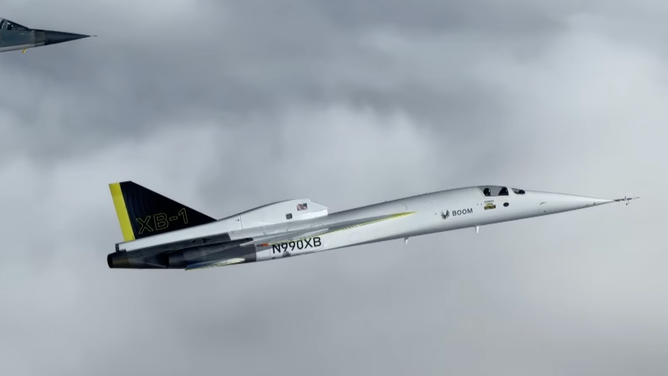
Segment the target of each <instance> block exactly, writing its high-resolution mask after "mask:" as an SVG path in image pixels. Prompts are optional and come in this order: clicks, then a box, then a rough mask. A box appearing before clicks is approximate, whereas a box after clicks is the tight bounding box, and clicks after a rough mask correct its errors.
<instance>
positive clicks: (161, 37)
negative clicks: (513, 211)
mask: <svg viewBox="0 0 668 376" xmlns="http://www.w3.org/2000/svg"><path fill="white" fill-rule="evenodd" d="M500 4H501V3H500V2H497V1H491V0H481V1H463V0H460V1H455V0H443V1H440V2H435V1H429V0H413V1H411V2H408V1H405V0H401V1H399V0H386V1H379V0H367V1H364V0H336V1H333V0H308V1H307V0H282V1H276V0H264V1H263V0H238V1H223V0H200V1H196V0H187V1H186V0H180V1H179V0H162V1H156V0H154V1H151V0H144V1H129V0H125V1H119V0H114V1H112V0H104V1H81V0H62V1H57V2H56V1H47V0H20V1H18V0H4V1H0V9H2V12H3V14H1V15H0V16H2V17H6V18H8V19H11V20H14V21H16V22H18V23H20V24H24V25H26V26H30V27H35V28H43V29H55V30H61V31H69V32H77V33H87V34H98V35H99V37H98V38H95V39H85V40H80V41H75V42H71V43H66V44H61V45H58V46H49V47H44V48H37V49H32V50H29V51H28V52H27V53H26V54H21V53H20V51H19V52H10V53H2V54H0V64H1V66H2V69H0V84H1V87H2V90H0V183H1V185H2V191H1V192H2V193H1V194H0V208H1V210H2V214H3V215H2V216H0V233H1V235H2V240H3V245H2V248H3V249H2V252H1V253H0V323H1V324H0V374H2V375H12V376H20V375H47V374H48V375H50V376H60V375H66V376H72V375H86V376H88V375H100V376H106V375H114V376H115V375H161V376H171V375H184V374H186V373H187V374H189V375H221V374H226V375H240V376H241V375H243V376H245V375H281V376H282V375H309V376H310V375H325V376H329V375H346V376H350V375H371V374H379V375H388V376H391V375H407V374H412V375H413V374H414V375H466V376H468V375H494V376H505V375H509V376H510V375H512V376H524V375H526V376H536V375H540V376H543V375H545V376H552V375H554V376H563V375H569V376H580V375H610V376H616V375H620V376H621V375H624V376H626V375H631V374H632V375H643V376H645V375H652V376H654V375H665V374H666V373H668V321H667V320H668V319H667V317H668V287H667V286H668V273H666V269H667V268H668V249H666V245H665V237H664V236H663V235H664V232H665V231H666V230H665V229H666V227H665V226H666V219H665V218H666V210H667V209H668V204H667V203H666V201H665V200H664V199H663V196H664V195H665V194H666V192H667V191H668V177H667V176H668V175H667V173H668V171H667V170H668V167H667V164H666V159H667V158H666V156H667V153H666V136H668V130H667V129H668V128H667V127H668V125H667V124H668V48H667V47H666V46H667V45H668V44H667V42H668V24H666V22H665V15H666V14H667V13H666V12H667V11H668V3H663V2H659V1H649V0H636V1H629V0H626V1H621V2H610V1H602V0H601V1H569V0H559V1H557V0H549V1H548V0H543V1H522V0H510V1H504V2H503V5H500ZM123 180H134V181H136V182H137V183H139V184H142V185H144V186H147V187H149V188H151V189H154V190H156V191H158V192H160V193H162V194H165V195H167V196H169V197H171V198H173V199H175V200H177V201H180V202H182V203H184V204H186V205H188V206H191V207H193V208H196V209H198V210H200V211H202V212H204V213H207V214H209V215H211V216H214V217H223V216H227V215H231V214H234V213H236V212H239V211H242V210H245V209H248V208H250V207H253V206H258V205H262V204H265V203H267V202H271V201H277V200H281V199H286V198H310V199H312V200H313V201H314V202H318V203H320V204H323V205H326V206H328V207H329V208H330V210H331V211H338V210H343V209H348V208H352V207H355V206H359V205H364V204H369V203H373V202H378V201H383V200H389V199H394V198H400V197H403V196H408V195H412V194H419V193H424V192H429V191H435V190H441V189H448V188H455V187H460V186H468V185H477V184H499V185H509V186H513V187H520V188H524V189H536V190H545V191H555V192H565V193H574V194H583V195H590V196H597V197H605V198H616V197H621V196H624V195H639V196H642V197H643V199H642V200H640V201H637V203H636V202H634V203H632V204H631V205H629V206H628V207H625V206H624V205H609V206H605V207H601V208H595V209H590V210H583V211H579V212H571V213H565V214H559V215H555V216H549V217H543V218H538V219H533V220H527V221H518V222H511V223H505V224H499V225H495V226H489V227H483V228H481V231H480V234H475V231H474V230H472V229H469V230H461V231H455V232H450V233H442V234H437V235H428V236H424V237H422V238H412V239H411V240H410V241H409V243H408V245H406V246H404V245H403V242H402V241H400V240H397V241H392V242H387V243H382V244H374V245H367V246H360V247H354V248H349V249H345V250H339V251H334V252H327V253H324V254H318V255H311V256H307V257H298V258H291V259H288V260H284V261H282V262H267V263H257V264H251V265H241V266H232V267H225V268H216V269H207V270H204V271H201V272H192V273H184V272H182V271H131V270H130V271H127V270H110V269H108V267H107V264H106V255H107V254H108V253H110V252H112V251H113V250H114V243H116V242H120V241H122V235H121V231H120V227H119V225H118V222H117V218H116V214H115V211H114V207H113V204H112V200H111V196H110V194H109V188H108V185H107V184H108V183H112V182H117V181H123Z"/></svg>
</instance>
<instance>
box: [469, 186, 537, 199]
mask: <svg viewBox="0 0 668 376" xmlns="http://www.w3.org/2000/svg"><path fill="white" fill-rule="evenodd" d="M478 189H480V191H482V194H483V195H485V197H498V196H508V188H507V187H502V186H500V185H481V186H479V187H478ZM510 189H512V190H513V193H515V194H516V195H523V194H525V193H526V192H525V191H524V189H520V188H510Z"/></svg>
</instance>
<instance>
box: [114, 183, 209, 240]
mask: <svg viewBox="0 0 668 376" xmlns="http://www.w3.org/2000/svg"><path fill="white" fill-rule="evenodd" d="M109 190H110V191H111V197H112V198H113V200H114V207H115V208H116V215H118V222H119V223H120V225H121V231H122V232H123V239H124V241H126V242H127V241H131V240H135V239H140V238H144V237H147V236H151V235H157V234H162V233H165V232H169V231H174V230H181V229H184V228H188V227H194V226H199V225H203V224H206V223H211V222H215V219H214V218H211V217H209V216H208V215H206V214H202V213H200V212H198V211H197V210H194V209H191V208H189V207H187V206H185V205H183V204H180V203H178V202H176V201H174V200H172V199H169V198H167V197H165V196H163V195H161V194H159V193H156V192H153V191H152V190H150V189H148V188H144V187H142V186H141V185H139V184H137V183H135V182H132V181H125V182H120V183H112V184H109Z"/></svg>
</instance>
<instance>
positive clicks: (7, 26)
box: [0, 18, 30, 31]
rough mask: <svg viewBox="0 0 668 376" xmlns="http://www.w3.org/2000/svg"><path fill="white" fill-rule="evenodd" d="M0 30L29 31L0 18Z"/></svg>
mask: <svg viewBox="0 0 668 376" xmlns="http://www.w3.org/2000/svg"><path fill="white" fill-rule="evenodd" d="M0 30H15V31H28V30H30V29H29V28H27V27H25V26H23V25H19V24H17V23H16V22H12V21H10V20H7V19H1V18H0Z"/></svg>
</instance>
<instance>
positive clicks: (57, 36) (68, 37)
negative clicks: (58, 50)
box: [44, 30, 90, 45]
mask: <svg viewBox="0 0 668 376" xmlns="http://www.w3.org/2000/svg"><path fill="white" fill-rule="evenodd" d="M88 37H90V35H84V34H74V33H65V32H62V31H50V30H47V31H44V44H46V45H49V44H57V43H63V42H70V41H73V40H77V39H83V38H88Z"/></svg>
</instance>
